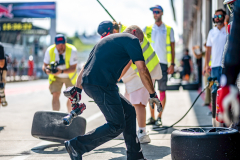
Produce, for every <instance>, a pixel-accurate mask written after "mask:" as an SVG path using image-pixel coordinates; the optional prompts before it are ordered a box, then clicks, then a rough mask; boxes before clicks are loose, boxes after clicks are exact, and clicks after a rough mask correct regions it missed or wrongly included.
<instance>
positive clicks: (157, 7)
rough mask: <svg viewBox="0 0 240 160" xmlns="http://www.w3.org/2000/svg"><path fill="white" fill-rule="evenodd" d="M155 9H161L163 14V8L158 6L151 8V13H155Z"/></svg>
mask: <svg viewBox="0 0 240 160" xmlns="http://www.w3.org/2000/svg"><path fill="white" fill-rule="evenodd" d="M153 9H160V10H161V11H162V12H163V8H162V7H161V6H159V5H156V6H154V7H151V8H150V10H151V11H153Z"/></svg>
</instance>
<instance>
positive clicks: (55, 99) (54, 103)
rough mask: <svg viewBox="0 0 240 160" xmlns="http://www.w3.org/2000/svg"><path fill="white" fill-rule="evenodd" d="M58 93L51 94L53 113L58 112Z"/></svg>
mask: <svg viewBox="0 0 240 160" xmlns="http://www.w3.org/2000/svg"><path fill="white" fill-rule="evenodd" d="M60 94H61V93H60V92H53V93H52V95H53V99H52V109H53V110H54V111H59V110H60V101H59V97H60Z"/></svg>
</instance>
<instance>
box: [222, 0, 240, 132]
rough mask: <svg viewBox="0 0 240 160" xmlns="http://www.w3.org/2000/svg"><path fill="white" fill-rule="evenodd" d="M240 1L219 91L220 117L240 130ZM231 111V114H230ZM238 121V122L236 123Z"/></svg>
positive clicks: (235, 11) (236, 4)
mask: <svg viewBox="0 0 240 160" xmlns="http://www.w3.org/2000/svg"><path fill="white" fill-rule="evenodd" d="M239 25H240V1H236V2H235V3H234V17H233V22H232V28H231V32H230V35H229V43H228V47H227V52H226V55H225V57H224V58H225V59H224V67H225V71H224V73H223V74H222V76H221V86H222V89H221V92H220V93H219V115H218V119H219V120H223V122H224V123H225V124H226V125H227V126H229V125H230V124H231V123H232V122H233V123H235V124H234V127H233V128H236V129H238V130H240V129H239V128H240V124H239V115H240V100H239V98H240V95H239V90H238V88H237V86H236V85H235V83H236V79H237V76H238V74H239V71H240V63H239V62H240V56H239V54H240V46H239V43H240V38H239V35H240V30H239ZM230 112H231V114H230ZM236 123H238V124H236Z"/></svg>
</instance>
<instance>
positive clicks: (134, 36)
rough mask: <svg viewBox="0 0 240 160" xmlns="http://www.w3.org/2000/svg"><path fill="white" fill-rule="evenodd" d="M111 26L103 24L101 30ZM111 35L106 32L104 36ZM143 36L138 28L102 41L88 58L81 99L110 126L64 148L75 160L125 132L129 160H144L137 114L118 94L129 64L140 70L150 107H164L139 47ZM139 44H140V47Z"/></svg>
mask: <svg viewBox="0 0 240 160" xmlns="http://www.w3.org/2000/svg"><path fill="white" fill-rule="evenodd" d="M105 27H107V30H109V32H110V31H111V30H112V27H111V26H107V25H106V24H104V23H101V24H100V25H99V28H98V30H101V29H102V28H105ZM108 34H109V33H107V32H105V33H103V34H102V36H103V37H104V36H106V35H108ZM142 41H143V32H142V30H141V29H140V28H139V27H138V26H130V27H128V28H127V29H126V30H125V33H116V34H112V35H108V36H106V37H104V38H102V39H101V40H100V41H99V42H98V43H97V44H96V45H95V46H94V48H93V50H92V51H91V53H90V55H89V58H88V60H87V62H86V64H85V66H84V67H83V69H82V70H81V71H80V73H79V76H78V79H77V84H76V87H77V90H78V94H79V99H81V91H82V89H84V91H85V93H86V94H87V95H88V96H89V97H91V98H93V99H94V101H95V102H96V104H97V105H98V106H99V108H100V110H101V111H102V113H103V114H104V116H105V118H106V121H107V123H106V124H104V125H102V126H100V127H98V128H96V129H94V130H93V131H90V132H89V133H87V134H85V135H83V136H78V137H76V138H74V139H72V140H70V141H66V142H65V147H66V149H67V151H68V153H69V155H70V157H71V159H72V160H81V159H82V155H83V154H84V153H86V152H89V151H91V150H93V149H94V148H96V147H98V146H100V145H101V144H103V143H105V142H107V141H109V140H111V139H113V138H115V137H117V136H118V135H119V134H120V133H122V132H123V135H124V139H125V143H126V147H127V159H128V160H140V159H145V158H144V156H143V153H142V149H141V146H140V143H139V140H138V138H137V135H136V113H135V109H134V107H133V106H132V105H131V104H130V102H129V101H127V100H126V99H125V98H124V96H122V95H121V94H120V93H119V92H118V87H117V85H116V83H117V80H118V79H119V78H120V76H121V75H123V74H124V73H122V71H123V70H126V71H127V70H128V69H126V68H125V66H126V65H127V64H128V62H129V61H130V60H132V62H133V63H135V65H136V66H137V69H138V71H139V74H140V77H141V80H142V82H143V84H144V86H145V87H146V89H147V90H148V91H149V93H150V100H149V102H150V105H151V106H153V104H154V103H155V104H156V105H157V107H158V111H161V109H162V106H161V103H160V101H159V99H158V97H157V94H156V92H155V90H154V87H153V84H152V79H151V76H150V74H149V71H148V69H147V67H146V65H145V61H144V58H143V53H142V49H141V46H140V43H141V42H142ZM139 42H140V43H139Z"/></svg>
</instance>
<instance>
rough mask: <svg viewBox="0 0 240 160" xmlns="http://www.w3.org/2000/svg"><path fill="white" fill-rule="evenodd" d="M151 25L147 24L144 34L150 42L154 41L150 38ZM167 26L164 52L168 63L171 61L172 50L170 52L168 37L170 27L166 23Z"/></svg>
mask: <svg viewBox="0 0 240 160" xmlns="http://www.w3.org/2000/svg"><path fill="white" fill-rule="evenodd" d="M153 25H154V24H152V25H150V26H147V27H146V30H145V34H146V35H147V38H148V40H149V41H150V42H151V43H154V41H153V40H152V29H153ZM165 26H166V28H167V35H166V54H167V61H168V63H171V61H172V52H171V50H172V49H171V39H170V34H171V27H170V26H168V25H166V24H165Z"/></svg>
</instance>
